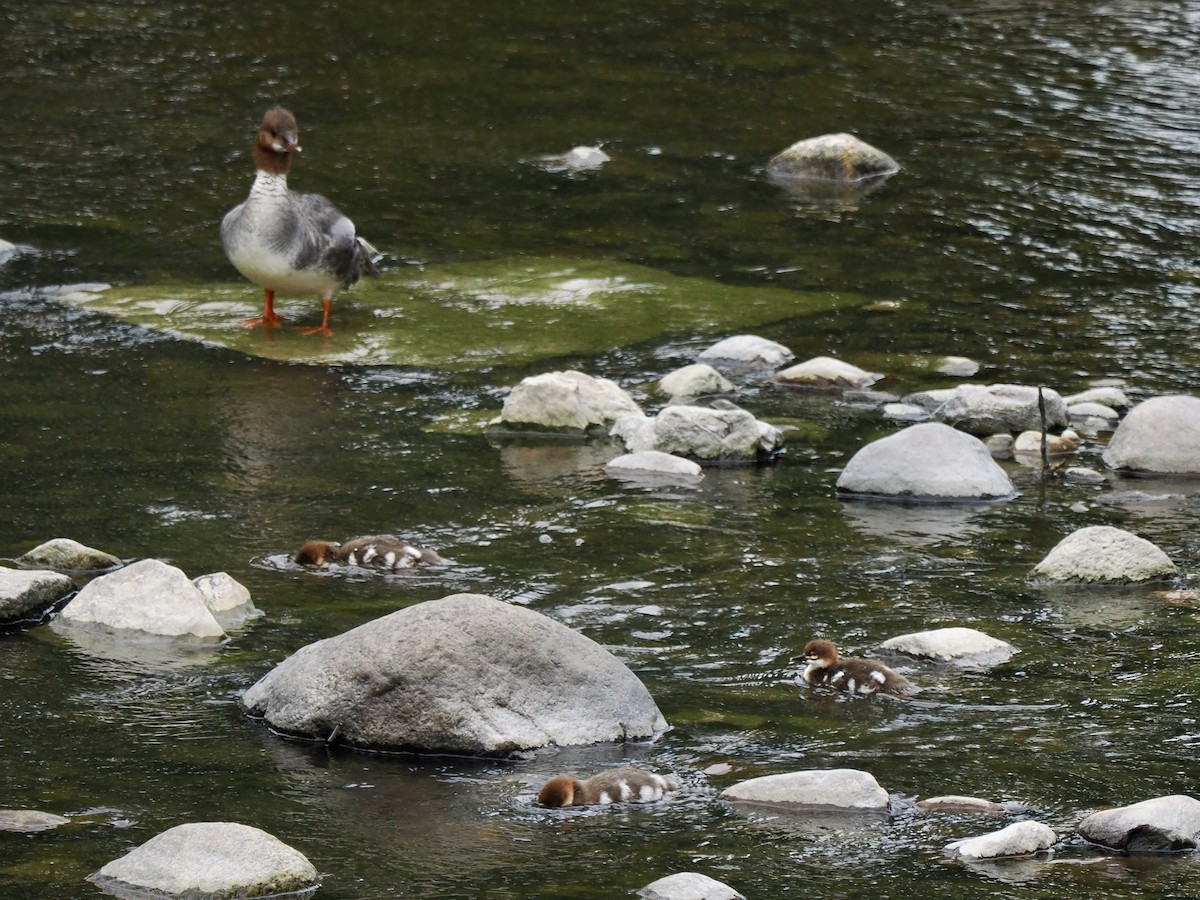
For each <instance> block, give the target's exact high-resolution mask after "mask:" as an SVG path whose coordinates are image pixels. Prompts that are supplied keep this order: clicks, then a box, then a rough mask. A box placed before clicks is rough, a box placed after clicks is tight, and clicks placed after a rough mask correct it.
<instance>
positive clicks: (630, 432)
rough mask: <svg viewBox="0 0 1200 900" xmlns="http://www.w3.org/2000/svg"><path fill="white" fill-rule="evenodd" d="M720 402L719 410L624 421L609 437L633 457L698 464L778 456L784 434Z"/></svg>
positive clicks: (675, 410) (666, 412) (678, 409)
mask: <svg viewBox="0 0 1200 900" xmlns="http://www.w3.org/2000/svg"><path fill="white" fill-rule="evenodd" d="M718 403H722V406H721V408H716V407H713V408H710V407H707V406H668V407H666V408H665V409H663V410H662V411H660V412H659V413H658V415H656V416H653V417H649V416H642V415H636V416H625V417H624V418H622V419H619V420H618V421H617V422H616V424H615V425H613V427H612V431H611V434H612V436H613V437H615V438H617V439H618V440H620V441H621V442H622V443H623V444H624V445H625V448H626V449H627V450H628V451H629V452H631V453H642V452H645V451H648V450H657V451H659V452H660V453H673V454H676V455H678V456H683V457H687V458H689V459H694V460H696V461H697V462H699V463H702V464H703V463H709V464H713V465H729V464H738V463H756V462H763V461H766V460H769V459H771V458H772V457H773V456H774V455H776V454H777V453H778V452H779V450H780V448H782V446H783V432H782V431H780V430H779V429H778V428H775V427H774V426H773V425H768V424H767V423H765V422H760V421H759V420H758V419H756V418H754V416H753V414H751V413H749V412H747V411H746V410H744V409H740V408H738V407H736V406H734V405H733V404H732V403H726V402H724V401H718Z"/></svg>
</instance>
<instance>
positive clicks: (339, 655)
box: [242, 594, 667, 756]
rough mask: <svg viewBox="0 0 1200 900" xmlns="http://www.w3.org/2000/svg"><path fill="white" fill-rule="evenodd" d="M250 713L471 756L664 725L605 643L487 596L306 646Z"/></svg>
mask: <svg viewBox="0 0 1200 900" xmlns="http://www.w3.org/2000/svg"><path fill="white" fill-rule="evenodd" d="M242 705H243V706H244V707H245V709H246V710H247V712H249V713H250V714H251V715H254V716H262V717H264V718H265V719H266V722H267V724H268V725H270V726H271V728H273V729H275V730H277V731H280V732H283V733H285V734H290V735H296V736H302V737H309V738H316V739H321V740H325V741H327V742H330V743H339V744H345V745H348V746H351V747H356V748H360V749H372V750H397V751H411V752H425V753H462V754H467V755H473V756H505V755H508V754H511V753H514V752H517V751H521V750H529V749H533V748H537V747H544V746H548V745H551V744H562V745H568V744H593V743H598V742H601V741H618V740H625V739H631V740H641V739H646V738H651V737H653V736H655V735H656V734H658V733H659V732H661V731H663V730H664V729H666V728H667V722H666V720H665V719H664V718H663V716H662V713H660V712H659V710H658V707H657V706H655V704H654V701H653V700H652V699H651V697H650V694H649V692H647V690H646V688H645V686H644V685H643V684H642V683H641V681H639V680H638V678H637V676H636V675H634V674H633V673H632V672H631V671H630V670H629V669H628V668H627V667H626V666H625V664H624V663H622V662H621V661H620V660H618V659H617V658H616V657H615V656H613V655H612V654H611V653H609V652H608V651H607V650H605V649H604V648H603V647H601V646H600V645H599V644H597V643H596V642H594V641H592V640H591V639H589V638H587V637H584V636H583V635H581V634H579V633H577V632H575V631H572V630H571V629H570V628H567V627H566V626H565V625H561V624H559V623H558V622H555V621H554V620H552V619H549V618H547V617H546V616H543V615H541V614H539V613H536V612H533V611H532V610H528V609H523V608H521V607H519V606H512V605H509V604H507V603H501V602H500V601H498V600H494V599H492V598H491V597H485V596H482V595H479V594H454V595H452V596H449V597H443V598H442V599H440V600H431V601H427V602H425V603H418V604H416V605H415V606H410V607H408V608H407V609H402V610H399V611H397V612H394V613H391V614H389V615H386V616H383V617H382V618H380V619H376V620H374V621H372V622H367V623H366V624H364V625H360V626H359V627H357V628H354V629H352V630H350V631H347V632H345V633H344V634H341V635H338V636H337V637H332V638H327V639H326V640H322V641H317V642H316V643H314V644H309V645H308V646H307V647H303V648H301V649H300V650H298V651H296V652H295V653H294V654H292V655H291V656H290V657H288V658H287V659H285V660H284V661H283V662H281V663H280V664H279V665H278V666H276V667H275V668H274V669H273V670H271V671H270V672H268V673H267V674H266V675H265V676H263V677H262V678H261V679H260V680H259V681H258V682H257V683H256V684H254V685H253V686H252V687H251V688H250V689H249V690H248V691H246V693H245V694H243V695H242Z"/></svg>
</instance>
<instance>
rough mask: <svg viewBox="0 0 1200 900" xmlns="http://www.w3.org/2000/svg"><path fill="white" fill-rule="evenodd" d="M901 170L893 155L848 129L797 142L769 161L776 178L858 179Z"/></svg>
mask: <svg viewBox="0 0 1200 900" xmlns="http://www.w3.org/2000/svg"><path fill="white" fill-rule="evenodd" d="M899 171H900V165H899V164H898V163H897V162H896V160H894V159H892V157H890V156H888V155H887V154H886V153H884V152H883V151H882V150H879V149H876V148H875V147H872V146H871V145H870V144H868V143H866V142H865V141H863V140H860V139H859V138H856V137H855V136H854V135H852V134H845V133H844V132H839V133H837V134H822V135H820V136H818V137H812V138H806V139H804V140H802V141H797V142H796V143H794V144H792V145H791V146H790V147H788V148H787V149H785V150H782V151H780V152H779V153H777V154H776V155H775V156H774V157H772V158H771V160H770V161H769V162H768V163H767V172H769V173H770V174H771V175H773V176H774V177H776V178H803V179H813V180H818V181H836V182H856V181H863V180H864V179H871V178H884V177H886V176H888V175H894V174H895V173H897V172H899Z"/></svg>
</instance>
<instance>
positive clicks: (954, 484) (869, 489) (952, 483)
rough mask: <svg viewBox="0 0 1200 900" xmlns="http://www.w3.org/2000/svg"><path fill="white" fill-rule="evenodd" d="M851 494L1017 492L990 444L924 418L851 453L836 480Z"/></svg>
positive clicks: (966, 496) (925, 496)
mask: <svg viewBox="0 0 1200 900" xmlns="http://www.w3.org/2000/svg"><path fill="white" fill-rule="evenodd" d="M837 489H838V490H839V491H842V492H845V493H849V494H859V495H877V496H880V497H892V498H895V499H919V500H998V499H1007V498H1010V497H1012V496H1014V495H1015V491H1014V489H1013V485H1012V482H1011V481H1010V480H1009V478H1008V475H1006V474H1005V472H1004V470H1003V469H1001V468H1000V467H999V466H998V465H997V464H996V462H995V460H993V459H992V456H991V454H990V453H989V452H988V449H987V447H985V446H984V445H983V442H982V441H980V440H979V439H978V438H976V437H972V436H971V435H969V434H966V433H964V432H962V431H958V430H957V429H954V428H951V427H950V426H949V425H943V424H940V423H937V422H923V423H921V424H919V425H912V426H910V427H908V428H905V429H904V430H903V431H899V432H897V433H896V434H892V435H889V436H887V437H885V438H880V439H879V440H877V441H874V442H872V443H870V444H867V446H865V447H863V448H862V449H860V450H859V451H858V452H857V453H855V454H854V456H853V457H851V459H850V461H849V462H848V463H847V464H846V468H844V469H843V470H842V474H841V475H840V476H839V477H838V480H837Z"/></svg>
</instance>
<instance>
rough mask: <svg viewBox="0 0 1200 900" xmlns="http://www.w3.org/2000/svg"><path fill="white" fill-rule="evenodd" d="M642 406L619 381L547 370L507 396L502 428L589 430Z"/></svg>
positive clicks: (637, 412)
mask: <svg viewBox="0 0 1200 900" xmlns="http://www.w3.org/2000/svg"><path fill="white" fill-rule="evenodd" d="M641 412H642V410H641V408H640V407H639V406H638V405H637V403H636V402H635V401H634V399H633V398H632V397H631V396H629V394H628V393H626V392H625V391H624V390H623V389H622V388H621V387H620V386H619V385H618V384H617V383H616V382H614V381H609V380H608V379H607V378H593V377H592V376H591V375H586V374H584V373H583V372H576V371H573V370H572V371H567V372H547V373H545V374H542V375H534V376H531V377H529V378H525V379H523V380H522V381H521V382H520V383H519V384H518V385H517V386H516V387H515V388H513V389H512V391H511V392H510V393H509V395H508V397H506V398H505V400H504V406H503V408H502V409H501V411H500V418H499V419H498V420H497V421H496V422H495V423H493V424H494V425H495V426H496V427H498V428H499V429H502V430H503V429H508V430H522V431H526V430H527V431H535V432H536V431H551V432H567V433H572V432H574V433H578V434H585V433H587V432H588V431H591V430H603V429H606V428H608V426H609V425H611V424H612V423H613V422H615V421H616V420H617V419H619V418H620V417H621V416H628V415H641Z"/></svg>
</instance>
